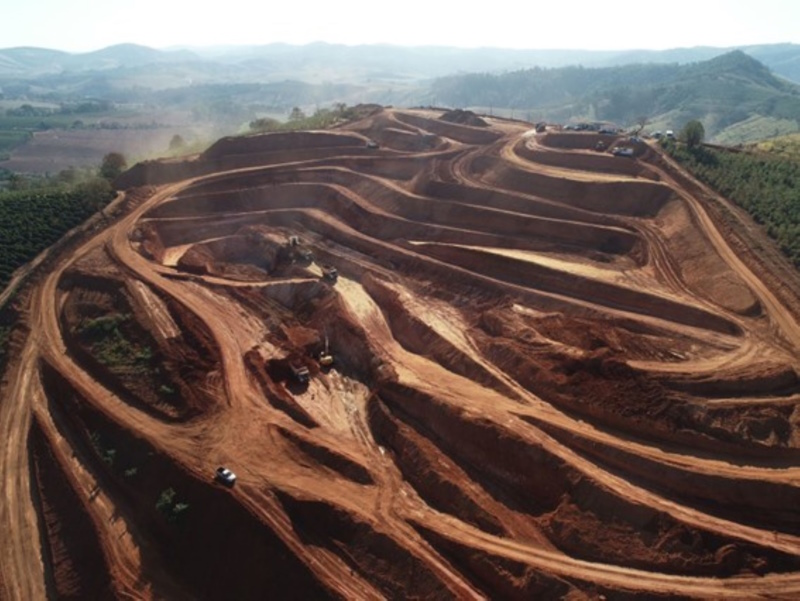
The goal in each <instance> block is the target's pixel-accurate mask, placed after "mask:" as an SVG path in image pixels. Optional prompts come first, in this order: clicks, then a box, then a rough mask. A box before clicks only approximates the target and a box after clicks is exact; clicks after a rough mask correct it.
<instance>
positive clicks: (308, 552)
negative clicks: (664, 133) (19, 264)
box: [0, 108, 800, 599]
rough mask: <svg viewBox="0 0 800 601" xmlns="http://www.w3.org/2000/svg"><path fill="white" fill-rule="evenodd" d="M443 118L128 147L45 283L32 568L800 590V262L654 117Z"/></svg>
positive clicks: (4, 549)
mask: <svg viewBox="0 0 800 601" xmlns="http://www.w3.org/2000/svg"><path fill="white" fill-rule="evenodd" d="M440 117H442V114H441V112H438V111H400V110H389V109H384V110H379V109H377V108H374V109H370V110H369V111H367V112H365V114H364V117H363V118H362V119H361V120H359V121H355V122H352V123H349V124H346V125H344V126H342V127H341V128H340V129H338V130H332V131H327V132H299V133H282V134H267V135H261V136H249V137H246V138H231V139H224V140H221V141H220V142H218V143H217V144H215V145H214V146H213V147H212V148H211V149H209V150H208V151H207V152H206V153H204V154H203V155H200V156H197V157H194V158H193V159H191V160H187V161H163V162H149V163H144V164H140V165H137V166H136V167H134V168H133V169H131V170H130V171H128V172H127V173H126V174H124V175H123V176H122V177H121V178H120V180H119V183H120V185H123V186H125V187H128V188H130V189H129V190H128V192H127V195H128V198H129V203H128V206H129V212H128V213H127V214H126V215H125V216H123V217H122V218H120V219H119V220H117V221H115V222H113V223H110V224H109V225H108V226H107V227H106V228H105V229H100V230H96V231H94V232H91V233H88V234H86V235H85V236H84V237H83V238H80V239H77V240H76V241H75V242H73V243H72V244H71V245H65V246H64V247H63V248H62V249H61V252H60V254H59V255H58V256H57V257H56V258H55V259H54V260H52V261H50V262H49V263H48V264H47V271H44V270H42V271H41V273H40V274H39V275H38V277H37V278H35V279H34V280H33V282H32V285H31V287H30V288H29V289H28V291H27V292H25V293H24V294H23V295H21V296H20V300H18V310H19V312H20V325H19V328H18V329H17V330H16V331H15V333H14V336H13V341H14V349H15V353H14V356H13V357H12V360H11V361H10V363H9V366H8V368H7V371H6V373H5V374H4V377H3V380H2V384H0V386H1V387H2V399H3V401H2V402H0V428H2V429H0V435H2V436H3V439H4V441H5V444H4V448H3V451H2V453H1V454H0V457H2V460H3V463H2V467H3V473H4V477H5V478H6V481H5V482H4V485H5V487H6V488H5V490H6V495H5V499H4V504H3V505H2V507H1V508H0V540H1V541H2V542H1V543H0V554H1V555H0V598H3V599H5V598H8V599H15V598H43V597H47V596H48V595H49V596H58V597H73V598H87V597H100V598H102V597H104V596H116V597H131V598H198V597H202V598H206V597H207V598H235V599H248V598H297V599H317V598H328V597H330V598H348V599H351V598H352V599H365V598H369V599H372V598H419V599H423V598H424V599H439V598H459V599H461V598H507V599H518V598H570V599H596V598H619V599H628V598H631V599H632V598H659V597H666V596H670V597H680V598H723V597H725V598H727V597H740V598H753V597H759V596H765V597H766V596H769V597H778V598H796V597H797V596H798V595H800V527H798V523H800V519H799V518H800V516H798V507H800V486H798V482H799V481H800V466H798V462H800V435H799V434H798V422H799V421H800V413H798V410H797V401H798V400H800V378H799V377H798V370H800V360H799V359H798V357H800V326H798V321H797V320H798V314H797V311H798V307H800V299H798V298H797V297H796V294H795V293H794V291H796V290H800V277H798V275H797V273H796V272H793V271H791V270H790V269H789V268H787V266H786V264H785V263H783V262H781V261H782V260H780V259H778V258H776V257H777V254H774V253H772V252H771V251H770V252H769V253H766V254H762V255H759V254H757V253H755V252H754V251H753V250H752V247H753V246H752V245H753V244H754V243H755V242H758V243H759V244H762V243H763V241H762V239H761V238H760V237H759V236H760V234H758V230H757V228H755V227H754V226H753V225H752V223H750V222H748V221H747V220H746V219H744V218H742V217H741V215H740V214H739V213H736V212H735V211H733V210H731V211H728V210H727V209H726V207H728V205H727V201H725V199H722V198H719V197H716V196H714V195H713V193H711V192H710V191H708V190H706V189H704V188H702V186H700V185H699V184H697V183H696V182H694V180H692V179H691V178H690V177H689V176H688V175H687V174H685V173H683V172H681V171H679V170H678V169H677V167H675V166H674V165H673V164H672V163H671V162H669V161H668V160H667V159H665V158H664V157H663V156H662V155H661V154H660V153H659V151H658V149H657V148H656V147H650V146H647V145H641V146H640V148H639V150H638V154H637V157H636V158H633V159H631V158H616V157H613V156H611V155H610V154H608V153H604V152H599V151H596V150H595V146H596V143H597V141H598V140H599V139H601V138H602V139H603V140H604V141H606V142H613V141H614V138H613V137H611V136H598V135H594V134H578V133H575V134H567V133H564V134H559V133H546V134H543V135H532V134H531V132H530V131H529V130H528V129H527V128H526V127H525V126H524V125H523V124H518V123H510V122H503V121H497V120H492V119H486V120H485V123H486V126H485V127H479V126H476V125H470V124H469V121H471V119H469V118H468V117H469V115H466V116H465V115H455V116H451V118H450V121H448V118H445V119H442V118H440ZM451 121H455V122H451ZM462 121H463V122H467V124H464V123H461V122H462ZM474 123H476V122H474ZM478 125H479V124H478ZM367 140H374V141H375V142H377V143H378V147H377V148H374V147H368V146H367V144H366V142H367ZM146 186H155V187H146ZM726 214H733V215H736V216H737V217H736V220H726V221H722V220H721V217H720V216H722V215H726ZM294 236H296V237H297V239H296V240H295V239H294V238H293V237H294ZM308 253H311V255H309V254H308ZM327 266H332V267H334V268H335V269H336V272H337V275H336V276H331V275H330V274H328V275H325V272H324V271H323V268H324V267H325V268H327ZM776 282H782V285H781V286H780V287H778V286H777V285H776ZM301 367H302V368H305V369H307V372H308V381H304V379H305V378H304V377H303V376H302V370H300V368H301ZM218 466H225V467H228V468H230V469H231V470H233V471H234V472H235V473H236V474H237V476H238V478H237V481H236V483H235V485H234V486H232V487H230V488H226V487H224V486H223V485H222V484H220V483H218V482H215V481H214V471H215V469H216V468H217V467H218ZM170 491H171V492H170ZM87 565H91V566H92V569H87Z"/></svg>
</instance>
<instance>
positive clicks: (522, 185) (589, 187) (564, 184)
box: [472, 156, 673, 217]
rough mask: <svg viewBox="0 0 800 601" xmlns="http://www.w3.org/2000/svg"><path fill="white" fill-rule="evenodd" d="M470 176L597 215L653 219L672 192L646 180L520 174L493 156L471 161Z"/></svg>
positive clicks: (520, 171)
mask: <svg viewBox="0 0 800 601" xmlns="http://www.w3.org/2000/svg"><path fill="white" fill-rule="evenodd" d="M472 169H473V173H475V174H476V175H477V176H479V177H480V178H481V179H482V181H485V182H486V183H487V184H491V185H494V186H496V187H498V188H501V189H504V190H512V191H515V192H522V193H525V194H532V195H535V196H538V197H540V198H544V199H547V200H553V201H556V202H561V203H564V204H567V205H570V206H575V207H579V208H581V209H585V210H587V211H594V212H597V213H611V214H612V215H628V216H633V217H653V216H655V215H656V214H658V212H659V211H660V210H661V209H662V208H663V207H664V205H665V204H666V203H667V202H669V200H670V199H671V198H672V196H673V192H672V190H671V189H670V188H669V187H667V186H665V185H662V184H658V183H655V182H647V181H617V182H607V181H599V182H587V181H583V180H577V179H567V178H563V177H553V176H550V175H546V174H543V173H536V172H531V171H524V170H522V169H518V168H516V167H511V166H509V165H508V164H504V163H502V162H500V161H498V160H497V159H495V158H493V157H488V156H482V157H479V158H478V159H476V160H475V161H473V163H472Z"/></svg>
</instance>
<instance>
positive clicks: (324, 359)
mask: <svg viewBox="0 0 800 601" xmlns="http://www.w3.org/2000/svg"><path fill="white" fill-rule="evenodd" d="M319 364H320V365H322V366H323V367H329V366H330V365H333V355H331V353H330V350H329V347H328V333H327V332H326V333H325V350H324V351H322V352H321V353H320V354H319Z"/></svg>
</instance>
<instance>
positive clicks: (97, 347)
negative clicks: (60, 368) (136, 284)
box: [78, 314, 155, 375]
mask: <svg viewBox="0 0 800 601" xmlns="http://www.w3.org/2000/svg"><path fill="white" fill-rule="evenodd" d="M131 321H132V319H131V316H130V315H129V314H122V315H119V314H118V315H104V316H102V317H98V318H96V319H91V320H88V321H85V322H83V323H82V324H81V325H80V327H79V328H78V334H79V335H80V336H81V338H82V339H83V340H84V342H86V343H87V344H88V345H89V346H90V348H91V352H92V355H93V356H94V357H95V358H96V359H97V360H98V361H99V362H100V363H102V364H103V365H105V366H106V367H108V368H109V369H110V370H111V371H112V372H118V373H119V372H125V373H126V374H136V375H139V374H141V375H145V374H152V373H153V372H154V368H155V366H154V365H153V349H151V348H150V347H149V346H147V345H143V344H140V343H137V342H135V341H133V340H131V339H130V338H129V337H128V336H126V335H125V334H124V329H125V327H126V326H128V325H129V324H130V323H131Z"/></svg>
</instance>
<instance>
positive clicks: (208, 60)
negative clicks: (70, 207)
mask: <svg viewBox="0 0 800 601" xmlns="http://www.w3.org/2000/svg"><path fill="white" fill-rule="evenodd" d="M756 58H760V59H761V60H762V61H763V64H762V63H761V62H759V61H758V60H756ZM771 69H772V70H773V71H771ZM790 77H795V78H796V79H797V80H800V45H793V44H774V45H764V46H749V47H745V48H743V49H741V50H738V51H734V52H728V51H726V49H721V48H711V47H699V48H676V49H672V50H665V51H641V50H629V51H602V52H593V51H583V50H508V49H497V48H479V49H462V48H448V47H399V46H390V45H366V46H345V45H341V44H326V43H315V44H307V45H304V46H293V45H289V44H267V45H263V46H233V47H223V48H181V49H170V50H157V49H154V48H148V47H145V46H140V45H136V44H119V45H115V46H110V47H108V48H104V49H101V50H97V51H95V52H86V53H78V54H74V53H67V52H61V51H57V50H46V49H41V48H9V49H5V50H0V100H3V104H4V106H5V107H8V108H7V109H6V110H9V109H11V110H13V109H15V108H18V107H20V106H22V105H25V104H29V105H36V106H37V107H41V109H34V110H40V113H41V114H46V113H47V111H59V110H61V108H62V107H66V108H67V109H69V110H71V108H70V107H73V108H74V107H76V106H79V105H81V104H82V103H85V102H86V100H87V99H91V100H92V101H100V102H98V103H97V104H98V106H100V105H104V103H111V104H112V105H113V107H112V108H113V111H115V112H116V114H115V115H106V116H104V117H101V116H97V117H96V119H95V121H100V120H102V119H105V120H106V121H119V120H125V122H126V123H127V125H128V126H131V127H135V126H141V125H143V124H144V125H147V126H151V125H152V124H153V123H155V122H158V123H168V124H177V123H184V124H196V123H198V122H202V125H203V126H204V127H208V128H217V127H220V126H221V127H224V129H225V130H226V131H229V130H231V131H237V130H238V129H241V128H242V127H246V125H247V123H249V122H250V121H251V120H253V119H255V118H260V117H264V116H270V117H271V118H281V117H282V116H285V115H287V114H288V112H290V111H291V110H292V109H293V108H294V107H295V106H297V107H300V108H302V109H303V110H304V111H306V112H309V113H310V112H313V111H315V110H316V109H318V108H320V107H327V106H330V105H332V104H333V103H335V102H345V103H347V104H359V103H378V104H391V105H397V106H414V105H428V104H440V105H448V106H450V107H453V108H473V109H478V110H484V111H490V110H497V111H498V112H499V113H503V114H509V113H513V114H514V115H515V116H518V117H523V118H528V119H533V120H536V119H540V118H546V119H551V120H557V121H566V120H570V119H576V120H577V119H581V120H587V119H591V120H606V121H614V122H618V123H620V124H621V125H624V124H628V123H631V122H633V121H634V120H636V118H637V117H639V116H642V115H646V116H647V117H649V118H650V121H651V124H652V128H653V129H668V128H669V129H677V128H678V127H680V126H681V125H682V124H683V123H685V122H686V121H687V120H688V119H692V118H697V119H701V120H702V121H703V123H704V125H705V127H706V130H707V132H708V134H709V137H710V138H712V139H713V140H715V141H718V142H721V143H739V142H746V141H751V140H757V139H761V138H765V137H772V136H776V135H780V134H788V133H793V132H796V131H798V118H799V117H798V97H797V88H796V87H795V86H794V85H792V84H791V83H790V82H789V80H788V79H787V78H790ZM503 108H505V109H506V110H505V111H501V110H500V109H503ZM2 116H4V115H2V114H0V117H2ZM36 119H37V120H35V121H32V120H29V121H26V122H24V123H22V122H17V121H15V122H11V121H9V120H6V122H4V123H0V126H2V127H0V154H2V153H3V152H4V151H3V144H5V148H6V150H5V152H8V151H9V149H11V148H13V147H16V146H18V145H19V144H20V143H21V142H22V141H24V140H23V137H22V136H23V134H25V132H34V131H37V130H41V129H47V128H50V127H58V125H57V124H55V125H54V123H53V120H52V119H51V120H48V121H42V120H41V119H39V117H36ZM74 120H75V119H74V118H73V119H72V120H70V121H69V122H70V123H72V121H74ZM82 120H83V121H84V122H87V117H85V116H84V117H82ZM3 136H5V138H4V137H3ZM3 140H5V143H4V142H3Z"/></svg>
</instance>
